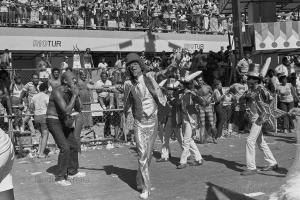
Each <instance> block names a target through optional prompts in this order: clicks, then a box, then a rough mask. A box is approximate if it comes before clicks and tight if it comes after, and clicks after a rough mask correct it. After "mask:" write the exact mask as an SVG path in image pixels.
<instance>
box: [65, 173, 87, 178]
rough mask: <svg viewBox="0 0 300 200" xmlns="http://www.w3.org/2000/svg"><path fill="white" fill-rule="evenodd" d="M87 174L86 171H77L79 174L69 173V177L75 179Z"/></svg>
mask: <svg viewBox="0 0 300 200" xmlns="http://www.w3.org/2000/svg"><path fill="white" fill-rule="evenodd" d="M85 176H86V173H85V172H77V174H74V175H68V178H69V179H73V178H83V177H85Z"/></svg>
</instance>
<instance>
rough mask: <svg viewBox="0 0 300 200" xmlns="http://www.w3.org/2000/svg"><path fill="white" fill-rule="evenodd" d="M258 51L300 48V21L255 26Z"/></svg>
mask: <svg viewBox="0 0 300 200" xmlns="http://www.w3.org/2000/svg"><path fill="white" fill-rule="evenodd" d="M254 31H255V48H256V50H279V49H294V48H295V49H296V48H300V21H286V22H274V23H257V24H254Z"/></svg>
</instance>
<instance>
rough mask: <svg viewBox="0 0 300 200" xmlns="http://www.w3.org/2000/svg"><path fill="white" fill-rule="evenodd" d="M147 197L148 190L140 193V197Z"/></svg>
mask: <svg viewBox="0 0 300 200" xmlns="http://www.w3.org/2000/svg"><path fill="white" fill-rule="evenodd" d="M148 197H149V192H148V191H147V190H146V191H144V192H142V193H141V194H140V198H141V199H148Z"/></svg>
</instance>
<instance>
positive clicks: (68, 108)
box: [54, 90, 78, 115]
mask: <svg viewBox="0 0 300 200" xmlns="http://www.w3.org/2000/svg"><path fill="white" fill-rule="evenodd" d="M77 97H78V96H77V95H74V94H73V95H72V98H71V100H70V102H69V104H67V103H66V101H65V100H64V98H63V95H62V93H61V92H60V91H59V90H55V91H54V101H55V103H56V104H57V105H58V107H59V108H60V110H61V111H62V112H63V113H64V114H65V115H70V114H71V113H72V109H73V108H74V106H75V102H76V99H77Z"/></svg>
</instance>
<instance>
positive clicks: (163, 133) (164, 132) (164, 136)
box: [159, 117, 183, 159]
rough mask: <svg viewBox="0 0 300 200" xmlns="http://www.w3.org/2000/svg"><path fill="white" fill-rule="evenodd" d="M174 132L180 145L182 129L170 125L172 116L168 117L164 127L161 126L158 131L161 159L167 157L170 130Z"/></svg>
mask: <svg viewBox="0 0 300 200" xmlns="http://www.w3.org/2000/svg"><path fill="white" fill-rule="evenodd" d="M173 131H174V132H175V136H176V139H177V141H178V143H179V145H180V146H182V137H183V136H182V131H181V128H180V127H178V128H177V127H172V118H171V117H168V119H167V122H166V125H165V127H164V128H163V127H161V129H160V131H159V137H160V140H161V142H162V148H161V158H162V159H169V153H170V145H169V142H170V137H171V134H172V132H173Z"/></svg>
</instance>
